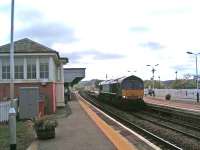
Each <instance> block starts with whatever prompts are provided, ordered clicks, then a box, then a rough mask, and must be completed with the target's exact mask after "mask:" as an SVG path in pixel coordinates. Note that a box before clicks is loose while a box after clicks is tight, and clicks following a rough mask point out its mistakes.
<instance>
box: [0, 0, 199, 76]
mask: <svg viewBox="0 0 200 150" xmlns="http://www.w3.org/2000/svg"><path fill="white" fill-rule="evenodd" d="M1 4H3V5H7V4H8V2H7V1H6V0H3V1H1V2H0V5H1ZM22 7H23V8H26V9H27V10H28V8H30V9H31V10H35V11H36V12H39V13H41V14H42V15H43V16H42V18H45V20H44V19H42V20H41V21H42V22H52V21H53V22H60V23H63V25H66V26H68V27H70V28H72V29H73V30H74V36H75V38H76V39H78V40H77V41H74V42H72V43H63V42H59V41H56V40H55V42H53V43H52V47H53V48H54V49H56V50H59V51H60V52H61V53H71V52H81V51H86V50H90V49H95V50H97V51H100V52H102V53H108V54H110V53H112V54H113V53H115V54H118V55H125V57H124V58H121V59H118V60H113V59H111V60H102V61H100V60H95V59H94V58H93V57H91V56H85V58H81V60H80V61H81V62H82V63H80V64H77V63H75V64H70V63H69V64H68V66H69V67H70V66H71V67H74V66H76V67H87V70H86V71H87V76H86V78H87V79H90V78H105V74H106V73H107V74H110V76H111V77H112V76H113V77H115V76H120V75H127V70H130V69H132V70H137V72H136V75H138V76H141V77H142V78H143V79H149V78H150V77H151V76H152V74H151V72H150V68H148V67H146V64H152V65H153V64H157V63H159V64H160V65H159V67H158V70H159V71H157V72H156V74H157V76H158V75H160V76H161V79H174V76H175V75H174V72H175V68H174V66H181V65H183V67H184V65H191V70H190V71H191V72H192V71H193V66H192V65H193V63H194V62H193V60H194V59H193V58H191V57H190V56H188V54H186V51H188V50H191V51H194V52H200V42H199V36H200V29H199V27H200V21H199V17H200V16H199V14H200V10H199V1H198V0H190V1H188V0H182V1H180V0H168V1H166V0H152V1H148V0H140V1H138V0H137V1H136V0H101V1H100V0H84V1H82V0H73V1H70V0H59V1H54V0H52V1H49V0H42V1H39V0H38V1H36V0H34V1H33V0H29V1H27V0H18V1H16V11H20V9H21V8H22ZM26 9H25V10H26ZM18 15H19V14H18ZM8 16H9V15H5V13H4V11H1V10H0V18H1V19H2V20H3V23H1V28H0V33H1V34H0V43H2V44H4V43H3V42H5V41H6V40H7V39H6V38H7V37H8V32H9V28H8V27H9V18H8ZM16 18H19V16H18V17H17V16H16ZM27 20H28V18H27V19H25V18H24V20H20V19H18V20H16V30H19V29H20V30H21V29H23V28H24V26H25V25H26V27H27V25H31V24H32V22H31V20H30V22H27ZM25 22H26V24H25ZM131 29H134V30H140V32H133V31H131ZM143 29H147V30H143ZM47 30H48V28H47ZM142 30H143V32H141V31H142ZM149 42H154V43H157V44H160V45H161V46H163V48H162V49H159V47H158V49H157V50H154V49H150V48H148V47H141V44H143V43H149ZM69 61H70V60H69ZM184 73H187V72H186V71H185V72H184V71H182V72H181V71H180V74H184Z"/></svg>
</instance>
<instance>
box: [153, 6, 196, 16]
mask: <svg viewBox="0 0 200 150" xmlns="http://www.w3.org/2000/svg"><path fill="white" fill-rule="evenodd" d="M191 11H192V9H191V8H189V7H182V8H168V9H162V10H155V11H152V12H151V13H150V14H151V15H155V16H160V15H179V14H185V13H190V12H191Z"/></svg>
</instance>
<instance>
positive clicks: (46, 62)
mask: <svg viewBox="0 0 200 150" xmlns="http://www.w3.org/2000/svg"><path fill="white" fill-rule="evenodd" d="M9 52H10V44H6V45H3V46H0V101H2V100H6V99H8V98H9V95H10V93H9V91H10V87H9V85H10V84H9V83H10V61H9ZM14 63H15V67H14V70H15V71H14V72H15V75H14V76H15V79H14V84H15V87H14V88H15V97H16V98H18V97H19V89H20V87H38V88H39V95H40V99H46V100H47V101H48V105H49V107H50V111H51V112H55V111H56V106H59V105H60V104H63V102H64V69H63V65H65V64H66V63H68V58H61V57H60V55H59V53H58V52H57V51H55V50H53V49H51V48H48V47H46V46H44V45H42V44H40V43H37V42H35V41H32V40H30V39H28V38H25V39H21V40H18V41H16V42H14Z"/></svg>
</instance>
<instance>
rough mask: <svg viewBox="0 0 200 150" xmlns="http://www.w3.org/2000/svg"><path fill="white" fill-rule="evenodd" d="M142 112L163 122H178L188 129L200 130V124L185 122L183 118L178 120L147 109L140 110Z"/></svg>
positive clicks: (177, 123)
mask: <svg viewBox="0 0 200 150" xmlns="http://www.w3.org/2000/svg"><path fill="white" fill-rule="evenodd" d="M140 113H141V114H144V115H146V116H149V117H153V118H156V119H157V120H160V121H162V122H170V123H172V124H176V125H179V126H182V127H185V128H187V129H191V130H194V131H198V132H200V126H199V125H196V124H192V123H185V122H183V121H181V120H178V121H177V119H173V118H170V117H167V118H166V117H162V115H161V114H159V113H158V115H155V114H154V113H151V112H148V110H147V111H143V112H140Z"/></svg>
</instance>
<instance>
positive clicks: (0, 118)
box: [0, 99, 18, 123]
mask: <svg viewBox="0 0 200 150" xmlns="http://www.w3.org/2000/svg"><path fill="white" fill-rule="evenodd" d="M17 101H18V100H17V99H14V100H13V101H12V102H11V101H5V102H0V123H6V122H8V119H9V117H8V112H9V109H10V107H11V105H12V106H13V107H14V108H15V110H16V112H18V104H17V103H18V102H17Z"/></svg>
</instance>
